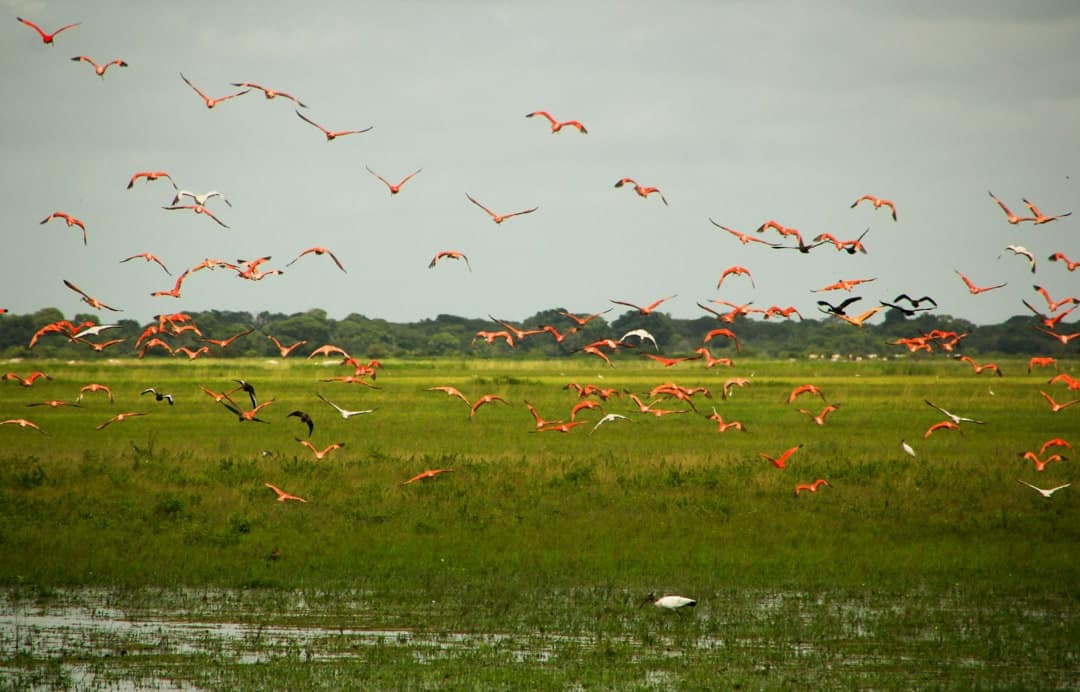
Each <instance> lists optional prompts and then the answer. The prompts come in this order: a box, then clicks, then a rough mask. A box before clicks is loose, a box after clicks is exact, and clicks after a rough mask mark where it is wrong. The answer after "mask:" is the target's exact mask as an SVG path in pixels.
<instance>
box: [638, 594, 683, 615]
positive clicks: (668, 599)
mask: <svg viewBox="0 0 1080 692" xmlns="http://www.w3.org/2000/svg"><path fill="white" fill-rule="evenodd" d="M646 603H652V604H653V605H654V606H656V607H657V608H660V609H662V610H669V611H672V612H675V613H678V612H680V611H681V610H682V609H683V608H693V607H694V606H696V605H697V601H695V600H694V599H692V598H687V597H686V596H661V597H659V598H657V596H656V594H655V593H653V592H651V591H650V592H649V595H648V596H646V597H645V600H644V601H642V603H641V605H645V604H646Z"/></svg>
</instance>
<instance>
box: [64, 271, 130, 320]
mask: <svg viewBox="0 0 1080 692" xmlns="http://www.w3.org/2000/svg"><path fill="white" fill-rule="evenodd" d="M63 281H64V285H65V286H67V287H68V288H70V289H71V290H73V291H75V292H76V293H78V294H79V295H81V296H82V302H84V303H86V304H87V305H89V306H90V307H92V308H94V309H95V310H100V309H101V308H105V309H106V310H112V311H113V312H123V310H121V309H120V308H114V307H112V306H111V305H106V304H105V303H102V302H101V301H100V300H98V299H97V298H94V297H92V296H90V295H89V294H88V293H86V291H84V290H82V289H81V288H79V287H78V286H76V285H75V284H73V283H71V282H70V281H68V280H67V279H64V280H63Z"/></svg>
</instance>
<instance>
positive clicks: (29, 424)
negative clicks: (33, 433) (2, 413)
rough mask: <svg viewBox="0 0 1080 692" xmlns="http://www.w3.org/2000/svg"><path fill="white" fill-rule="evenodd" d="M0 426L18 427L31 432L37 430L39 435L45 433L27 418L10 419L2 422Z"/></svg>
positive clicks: (0, 421)
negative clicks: (28, 429)
mask: <svg viewBox="0 0 1080 692" xmlns="http://www.w3.org/2000/svg"><path fill="white" fill-rule="evenodd" d="M0 425H17V426H19V427H20V428H30V429H31V430H37V431H38V432H39V433H44V432H45V431H44V430H42V429H41V427H40V426H38V424H37V423H34V422H33V421H28V420H26V419H25V418H8V419H7V420H0Z"/></svg>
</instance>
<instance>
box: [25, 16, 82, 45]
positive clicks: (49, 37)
mask: <svg viewBox="0 0 1080 692" xmlns="http://www.w3.org/2000/svg"><path fill="white" fill-rule="evenodd" d="M15 19H17V20H19V21H20V22H22V23H23V24H25V25H26V26H28V27H30V28H31V29H33V30H34V31H36V32H37V33H38V36H40V37H41V42H42V43H44V44H46V45H49V46H51V45H53V39H54V38H56V35H57V34H59V33H60V32H61V31H67V30H68V29H71V28H74V27H77V26H79V25H80V24H82V22H75V23H74V24H65V25H64V26H62V27H60V28H59V29H57V30H56V31H54V32H52V33H51V34H47V33H45V32H44V31H42V30H41V27H40V26H38V25H37V24H34V23H33V22H32V21H30V20H29V19H23V18H22V17H16V18H15Z"/></svg>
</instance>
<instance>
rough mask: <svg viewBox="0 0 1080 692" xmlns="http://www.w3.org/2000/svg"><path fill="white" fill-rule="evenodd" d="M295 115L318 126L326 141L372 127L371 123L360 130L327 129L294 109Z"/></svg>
mask: <svg viewBox="0 0 1080 692" xmlns="http://www.w3.org/2000/svg"><path fill="white" fill-rule="evenodd" d="M296 115H297V116H298V117H299V118H300V119H301V120H303V121H304V122H306V123H307V124H309V125H314V126H315V127H317V128H319V130H321V131H322V133H323V134H324V135H326V141H327V142H331V141H333V140H335V139H337V138H338V137H344V136H345V135H358V134H361V133H364V132H367V131H368V130H370V129H371V128H372V127H374V125H372V126H370V127H365V128H364V129H362V130H327V129H326V128H325V127H323V126H322V125H320V124H319V123H317V122H315V121H314V120H312V119H311V118H308V117H306V116H305V115H304V114H303V113H301V112H300V111H296Z"/></svg>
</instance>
